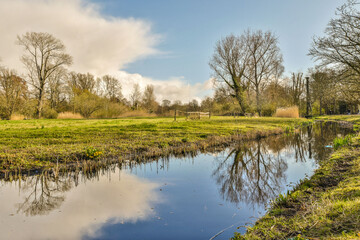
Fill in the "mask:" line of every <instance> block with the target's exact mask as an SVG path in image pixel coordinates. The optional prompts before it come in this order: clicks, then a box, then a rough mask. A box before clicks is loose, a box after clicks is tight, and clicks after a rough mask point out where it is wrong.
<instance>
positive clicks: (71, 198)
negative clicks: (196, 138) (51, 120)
mask: <svg viewBox="0 0 360 240" xmlns="http://www.w3.org/2000/svg"><path fill="white" fill-rule="evenodd" d="M349 132H351V130H349V129H346V128H342V127H340V126H339V125H337V124H330V123H328V124H325V123H317V124H315V125H313V126H310V127H306V128H304V129H302V130H301V131H299V132H297V133H295V134H291V135H281V136H273V137H269V138H266V139H260V140H256V141H250V142H241V143H238V144H236V145H234V147H232V148H228V149H226V150H224V151H222V152H215V153H209V154H199V155H197V156H195V157H183V158H170V159H160V160H158V161H152V162H149V163H143V164H137V165H132V166H130V165H122V166H119V165H113V166H109V167H108V168H107V169H101V170H98V171H97V172H94V173H91V174H82V173H74V172H72V173H67V174H64V175H63V176H61V177H59V178H54V176H52V175H49V174H42V175H37V176H31V177H27V178H25V179H23V180H21V181H12V182H5V181H1V182H0V202H1V204H0V216H1V217H0V239H126V240H127V239H129V240H136V239H157V240H159V239H172V240H174V239H211V238H213V239H216V240H217V239H229V238H230V237H231V236H233V233H234V231H239V232H244V231H245V228H244V227H240V228H239V229H237V227H239V226H244V225H246V224H250V223H253V222H254V221H255V220H256V219H257V218H258V217H260V216H262V215H263V214H264V213H265V207H266V206H267V205H268V204H269V202H270V200H271V199H274V198H275V197H276V196H277V195H279V194H280V193H284V192H286V191H287V190H288V189H291V188H292V186H293V185H295V184H296V183H297V182H298V181H299V180H300V179H302V178H304V177H306V176H307V175H311V174H312V173H313V171H314V169H315V168H316V167H317V163H318V161H321V160H322V159H324V158H326V157H327V156H328V155H329V154H330V153H331V151H332V149H331V148H328V147H325V146H326V145H329V144H331V142H332V140H333V139H334V138H335V137H336V136H343V135H345V134H347V133H349Z"/></svg>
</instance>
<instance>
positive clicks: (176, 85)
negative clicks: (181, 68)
mask: <svg viewBox="0 0 360 240" xmlns="http://www.w3.org/2000/svg"><path fill="white" fill-rule="evenodd" d="M112 75H113V76H116V77H117V78H118V79H120V80H121V84H122V86H123V94H124V96H125V97H128V96H129V94H130V93H131V91H132V89H133V86H134V84H136V83H138V84H139V85H140V86H141V88H142V90H143V89H144V88H145V86H146V85H148V84H151V85H153V86H154V89H155V95H156V97H157V101H160V102H161V101H162V100H164V99H168V100H171V101H175V100H181V101H182V102H183V103H187V102H189V101H191V100H193V99H196V100H198V101H201V99H202V98H203V97H204V96H205V95H209V94H210V93H211V92H212V91H211V90H212V88H213V84H212V82H213V80H212V79H211V78H210V79H208V80H207V81H205V82H204V83H196V84H189V83H187V82H186V80H185V79H184V77H173V78H170V79H169V80H166V81H165V80H156V79H152V78H147V77H143V76H141V75H140V74H130V73H127V72H124V71H116V72H113V73H112Z"/></svg>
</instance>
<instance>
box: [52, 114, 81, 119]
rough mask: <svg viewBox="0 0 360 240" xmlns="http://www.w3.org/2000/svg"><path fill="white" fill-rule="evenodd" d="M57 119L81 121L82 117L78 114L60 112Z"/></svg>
mask: <svg viewBox="0 0 360 240" xmlns="http://www.w3.org/2000/svg"><path fill="white" fill-rule="evenodd" d="M57 118H58V119H82V118H83V117H82V116H81V115H80V114H79V113H72V112H61V113H59V115H58V117H57Z"/></svg>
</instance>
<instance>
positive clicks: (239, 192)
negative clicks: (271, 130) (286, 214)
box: [212, 122, 352, 206]
mask: <svg viewBox="0 0 360 240" xmlns="http://www.w3.org/2000/svg"><path fill="white" fill-rule="evenodd" d="M350 132H352V130H351V129H346V128H340V127H339V126H337V125H335V124H333V123H323V122H319V123H316V124H314V125H312V126H307V127H306V128H303V129H300V130H298V131H296V132H295V133H294V134H289V135H286V136H275V137H269V138H266V139H258V140H256V141H252V142H243V143H241V144H239V145H237V146H235V147H234V148H233V149H232V150H231V151H229V153H228V154H227V156H226V157H222V158H217V166H216V168H215V170H214V171H213V173H212V176H213V177H214V178H215V179H216V182H217V184H218V185H219V186H220V194H221V195H222V197H223V198H224V199H225V200H227V201H230V202H233V203H239V202H246V203H248V204H250V205H252V206H255V205H265V204H266V203H268V202H269V201H270V200H271V199H274V198H275V197H276V196H277V195H278V194H279V193H280V192H282V190H283V189H282V188H283V187H284V185H285V183H286V175H285V172H286V170H287V169H288V162H289V159H294V160H295V162H306V161H307V160H308V159H311V158H313V157H314V159H315V160H316V162H318V161H321V160H323V159H325V158H326V157H328V156H329V154H330V153H331V150H330V149H328V148H325V147H324V146H325V145H326V144H329V143H331V142H332V140H333V139H334V138H335V137H336V136H344V135H346V134H348V133H350ZM325 133H326V134H325Z"/></svg>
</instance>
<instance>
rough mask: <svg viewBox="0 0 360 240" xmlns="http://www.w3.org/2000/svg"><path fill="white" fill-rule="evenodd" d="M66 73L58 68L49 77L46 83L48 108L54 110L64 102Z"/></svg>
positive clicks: (63, 69)
mask: <svg viewBox="0 0 360 240" xmlns="http://www.w3.org/2000/svg"><path fill="white" fill-rule="evenodd" d="M66 75H67V71H66V69H65V68H63V67H60V68H58V69H57V70H56V73H55V74H52V75H51V76H50V77H49V81H48V88H47V89H48V90H47V91H48V98H49V100H50V107H51V108H52V109H55V108H57V107H58V105H59V104H60V103H62V102H64V101H65V100H66V96H65V78H66Z"/></svg>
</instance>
